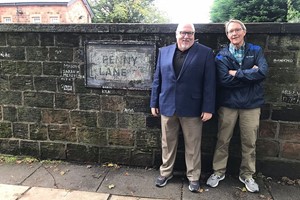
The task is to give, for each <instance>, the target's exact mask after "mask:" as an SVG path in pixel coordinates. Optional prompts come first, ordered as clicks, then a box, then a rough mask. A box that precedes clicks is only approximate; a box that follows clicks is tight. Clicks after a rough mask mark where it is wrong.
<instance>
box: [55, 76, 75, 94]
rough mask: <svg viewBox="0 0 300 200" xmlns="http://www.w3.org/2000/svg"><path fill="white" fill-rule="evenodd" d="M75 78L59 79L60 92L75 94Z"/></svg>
mask: <svg viewBox="0 0 300 200" xmlns="http://www.w3.org/2000/svg"><path fill="white" fill-rule="evenodd" d="M73 82H74V81H73V78H64V77H63V78H59V79H57V86H58V91H59V92H63V93H74V91H75V88H74V86H73V85H74V83H73Z"/></svg>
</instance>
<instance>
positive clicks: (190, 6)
mask: <svg viewBox="0 0 300 200" xmlns="http://www.w3.org/2000/svg"><path fill="white" fill-rule="evenodd" d="M213 1H214V0H155V5H156V6H157V7H158V8H159V9H160V10H162V11H164V12H166V13H167V14H168V16H169V18H170V19H171V23H180V22H191V23H209V22H210V19H209V11H210V7H211V5H212V3H213Z"/></svg>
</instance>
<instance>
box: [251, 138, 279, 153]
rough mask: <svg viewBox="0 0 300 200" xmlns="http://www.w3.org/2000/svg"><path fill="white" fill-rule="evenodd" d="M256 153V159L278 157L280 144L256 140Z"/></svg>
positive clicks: (273, 141)
mask: <svg viewBox="0 0 300 200" xmlns="http://www.w3.org/2000/svg"><path fill="white" fill-rule="evenodd" d="M256 152H257V153H256V154H257V156H258V157H263V156H266V157H278V156H279V152H280V144H279V142H278V141H275V140H266V139H258V140H257V142H256Z"/></svg>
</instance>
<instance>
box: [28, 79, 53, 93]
mask: <svg viewBox="0 0 300 200" xmlns="http://www.w3.org/2000/svg"><path fill="white" fill-rule="evenodd" d="M33 82H34V86H35V89H36V90H37V91H49V92H56V86H57V85H56V78H53V77H34V80H33Z"/></svg>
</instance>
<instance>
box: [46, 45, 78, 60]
mask: <svg viewBox="0 0 300 200" xmlns="http://www.w3.org/2000/svg"><path fill="white" fill-rule="evenodd" d="M49 60H50V61H67V62H72V61H73V49H72V48H67V47H60V48H52V47H50V48H49Z"/></svg>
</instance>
